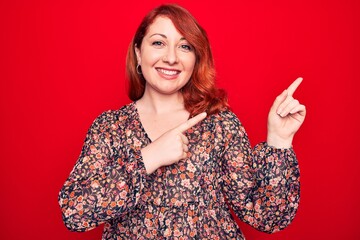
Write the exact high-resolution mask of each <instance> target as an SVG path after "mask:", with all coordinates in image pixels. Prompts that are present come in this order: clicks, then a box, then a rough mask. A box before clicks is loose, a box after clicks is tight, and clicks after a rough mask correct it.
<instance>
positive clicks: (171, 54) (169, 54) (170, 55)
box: [163, 47, 178, 65]
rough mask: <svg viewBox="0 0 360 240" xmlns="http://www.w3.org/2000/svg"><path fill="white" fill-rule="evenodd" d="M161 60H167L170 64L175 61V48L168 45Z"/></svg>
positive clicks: (176, 59)
mask: <svg viewBox="0 0 360 240" xmlns="http://www.w3.org/2000/svg"><path fill="white" fill-rule="evenodd" d="M163 61H164V62H167V63H168V64H170V65H173V64H175V63H177V62H178V57H177V53H176V49H175V48H171V47H169V48H168V49H167V51H166V52H165V54H164V57H163Z"/></svg>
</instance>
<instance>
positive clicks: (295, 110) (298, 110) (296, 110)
mask: <svg viewBox="0 0 360 240" xmlns="http://www.w3.org/2000/svg"><path fill="white" fill-rule="evenodd" d="M296 113H298V114H299V115H301V116H303V117H305V115H306V107H305V106H304V105H302V104H299V105H297V106H295V107H294V108H293V109H291V110H290V114H296Z"/></svg>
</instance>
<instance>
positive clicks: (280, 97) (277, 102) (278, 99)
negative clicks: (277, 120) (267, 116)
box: [271, 89, 288, 111]
mask: <svg viewBox="0 0 360 240" xmlns="http://www.w3.org/2000/svg"><path fill="white" fill-rule="evenodd" d="M287 96H288V90H287V89H285V90H284V91H283V92H282V93H281V94H280V95H278V96H277V97H276V98H275V101H274V103H273V105H272V107H271V111H276V109H277V108H278V107H279V106H280V104H281V103H282V102H283V101H285V99H286V97H287Z"/></svg>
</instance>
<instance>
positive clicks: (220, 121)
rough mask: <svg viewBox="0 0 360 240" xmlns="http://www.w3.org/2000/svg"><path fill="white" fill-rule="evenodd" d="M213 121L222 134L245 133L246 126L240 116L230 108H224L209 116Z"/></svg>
mask: <svg viewBox="0 0 360 240" xmlns="http://www.w3.org/2000/svg"><path fill="white" fill-rule="evenodd" d="M209 117H210V119H211V122H212V123H213V124H215V126H216V127H215V128H216V131H217V132H219V133H221V134H222V135H228V134H231V135H233V134H234V133H235V132H236V134H240V135H244V134H245V128H244V126H243V125H242V124H241V122H240V120H239V118H238V117H237V116H236V114H235V113H234V112H233V111H231V110H230V109H224V110H222V111H220V112H219V113H216V114H212V115H210V116H209Z"/></svg>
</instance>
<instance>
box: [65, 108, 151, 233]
mask: <svg viewBox="0 0 360 240" xmlns="http://www.w3.org/2000/svg"><path fill="white" fill-rule="evenodd" d="M120 128H121V126H119V122H116V119H115V116H114V114H113V113H112V112H111V111H108V112H105V113H103V114H102V115H100V116H99V117H98V118H97V119H96V120H95V121H94V123H93V124H92V126H91V127H90V129H89V131H88V133H87V136H86V140H85V143H84V145H83V148H82V151H81V154H80V156H79V159H78V161H77V163H76V164H75V166H74V168H73V170H72V171H71V173H70V176H69V177H68V179H67V180H66V181H65V184H64V186H63V187H62V189H61V190H60V193H59V198H58V200H59V205H60V208H61V211H62V216H63V221H64V223H65V225H66V227H67V228H68V229H70V230H72V231H86V230H90V229H92V228H95V227H96V226H98V225H99V224H101V223H103V222H104V221H107V220H109V219H112V218H114V217H119V216H121V215H122V214H124V213H127V212H128V211H129V210H131V209H132V208H133V207H134V206H135V205H136V204H137V203H138V201H139V198H140V196H141V192H142V191H143V186H144V181H145V175H146V170H145V167H144V164H143V161H142V158H141V153H140V149H136V148H132V147H128V148H126V149H124V148H123V147H122V146H120V144H121V140H120V136H121V135H124V134H122V132H121V130H120Z"/></svg>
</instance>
